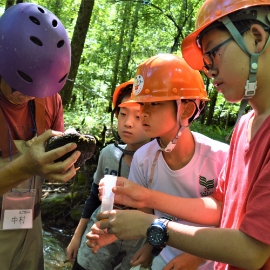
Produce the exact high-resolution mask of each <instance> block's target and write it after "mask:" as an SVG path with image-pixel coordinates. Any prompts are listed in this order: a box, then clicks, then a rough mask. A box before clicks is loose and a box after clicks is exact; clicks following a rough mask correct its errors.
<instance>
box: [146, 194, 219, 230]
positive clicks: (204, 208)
mask: <svg viewBox="0 0 270 270" xmlns="http://www.w3.org/2000/svg"><path fill="white" fill-rule="evenodd" d="M149 193H150V194H149V196H148V199H147V201H146V203H145V204H146V205H147V207H149V208H153V209H156V210H159V211H162V212H164V213H167V214H169V215H172V216H175V217H178V218H181V219H184V220H187V221H190V222H194V223H199V224H205V225H215V226H218V225H219V221H220V215H221V203H220V202H218V201H217V200H215V199H214V198H213V197H204V198H182V197H177V196H172V195H169V194H166V193H162V192H159V191H155V190H149ZM172 205H174V207H172Z"/></svg>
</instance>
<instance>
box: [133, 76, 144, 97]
mask: <svg viewBox="0 0 270 270" xmlns="http://www.w3.org/2000/svg"><path fill="white" fill-rule="evenodd" d="M143 85H144V79H143V76H142V75H137V76H136V77H135V79H134V83H133V94H134V95H135V96H137V95H139V94H140V93H141V91H142V89H143Z"/></svg>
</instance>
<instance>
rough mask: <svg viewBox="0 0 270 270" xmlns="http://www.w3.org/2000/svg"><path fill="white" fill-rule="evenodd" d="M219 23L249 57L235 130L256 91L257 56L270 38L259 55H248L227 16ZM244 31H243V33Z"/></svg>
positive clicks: (237, 32) (228, 137)
mask: <svg viewBox="0 0 270 270" xmlns="http://www.w3.org/2000/svg"><path fill="white" fill-rule="evenodd" d="M220 21H221V22H222V23H223V24H224V25H225V27H226V28H227V29H228V31H229V32H230V33H231V35H232V36H233V38H234V40H235V42H236V43H237V44H238V46H239V47H240V48H241V49H242V50H243V51H244V52H245V53H246V54H247V55H249V56H250V66H249V76H248V80H247V82H246V85H245V93H244V96H243V99H242V100H241V104H240V109H239V112H238V116H237V120H236V123H235V125H234V128H235V126H236V125H237V123H238V121H239V120H240V118H241V116H242V115H243V113H244V110H245V108H246V106H247V104H248V100H249V99H251V98H252V97H253V96H254V95H255V93H256V89H257V79H256V77H257V71H258V60H259V56H260V55H261V54H262V53H263V52H264V50H265V49H266V47H267V45H268V44H269V42H270V36H269V37H268V40H267V42H266V44H265V46H264V48H263V49H262V50H261V52H260V53H250V52H249V50H248V49H247V47H246V44H245V42H244V39H243V37H242V35H241V34H240V32H239V31H238V30H237V29H236V27H235V26H234V24H233V23H232V21H231V20H230V18H229V17H228V16H224V17H222V18H221V19H220ZM246 30H248V29H246ZM246 30H244V32H245V31H246ZM234 128H233V129H232V131H231V132H230V134H229V135H227V136H226V141H228V140H229V139H230V137H231V135H232V132H233V130H234Z"/></svg>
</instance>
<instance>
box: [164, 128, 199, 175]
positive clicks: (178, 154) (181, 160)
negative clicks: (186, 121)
mask: <svg viewBox="0 0 270 270" xmlns="http://www.w3.org/2000/svg"><path fill="white" fill-rule="evenodd" d="M194 152H195V141H194V138H193V136H192V133H191V131H190V130H189V128H186V129H185V130H184V131H183V132H182V134H181V136H180V137H179V139H178V141H177V143H176V145H175V148H174V149H173V150H172V152H169V153H167V152H162V154H163V157H164V160H165V161H166V163H167V165H168V166H169V167H170V168H171V169H172V170H180V169H181V168H183V167H185V166H186V165H187V164H188V163H189V162H190V160H191V159H192V157H193V155H194Z"/></svg>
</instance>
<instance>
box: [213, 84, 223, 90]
mask: <svg viewBox="0 0 270 270" xmlns="http://www.w3.org/2000/svg"><path fill="white" fill-rule="evenodd" d="M213 85H214V86H215V88H216V89H217V91H218V92H220V91H221V86H222V85H223V83H222V82H214V83H213Z"/></svg>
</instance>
